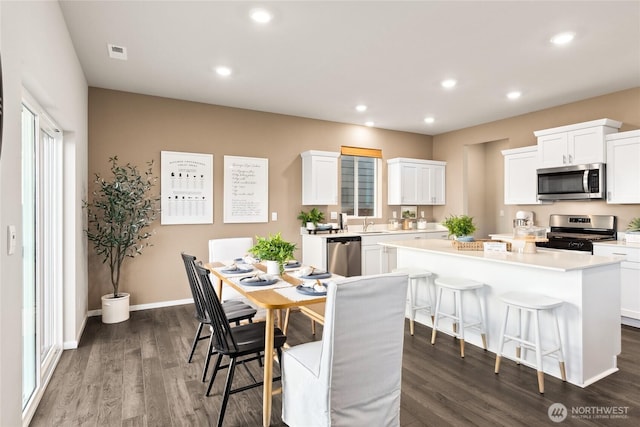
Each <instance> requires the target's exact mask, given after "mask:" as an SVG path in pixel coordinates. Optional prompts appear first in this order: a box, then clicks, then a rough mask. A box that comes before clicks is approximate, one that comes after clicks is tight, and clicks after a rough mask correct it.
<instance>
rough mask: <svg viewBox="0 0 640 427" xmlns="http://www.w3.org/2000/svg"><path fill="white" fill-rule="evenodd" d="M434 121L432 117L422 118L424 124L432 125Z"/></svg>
mask: <svg viewBox="0 0 640 427" xmlns="http://www.w3.org/2000/svg"><path fill="white" fill-rule="evenodd" d="M435 121H436V119H434V118H433V117H425V118H424V122H425V123H428V124H431V123H433V122H435Z"/></svg>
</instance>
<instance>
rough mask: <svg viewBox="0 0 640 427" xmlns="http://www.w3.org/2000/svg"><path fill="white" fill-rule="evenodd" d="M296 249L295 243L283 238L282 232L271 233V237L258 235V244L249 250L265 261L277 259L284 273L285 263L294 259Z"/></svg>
mask: <svg viewBox="0 0 640 427" xmlns="http://www.w3.org/2000/svg"><path fill="white" fill-rule="evenodd" d="M295 250H296V245H295V244H294V243H290V242H287V241H286V240H283V239H282V236H281V235H280V233H276V234H274V235H269V237H260V236H256V244H255V245H254V246H253V247H252V248H251V249H249V252H251V253H252V254H254V255H255V256H257V257H258V258H260V259H261V260H263V261H276V262H277V263H278V265H279V266H280V272H281V273H282V271H283V269H284V264H285V263H286V262H287V261H289V260H290V259H293V251H295Z"/></svg>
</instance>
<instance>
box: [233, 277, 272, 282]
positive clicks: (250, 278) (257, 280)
mask: <svg viewBox="0 0 640 427" xmlns="http://www.w3.org/2000/svg"><path fill="white" fill-rule="evenodd" d="M267 280H271V279H267V278H264V277H262V276H252V277H245V278H244V279H240V282H242V283H258V282H266V281H267Z"/></svg>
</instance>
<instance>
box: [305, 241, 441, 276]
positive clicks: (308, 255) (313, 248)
mask: <svg viewBox="0 0 640 427" xmlns="http://www.w3.org/2000/svg"><path fill="white" fill-rule="evenodd" d="M447 234H448V233H447V231H446V230H444V231H440V230H438V231H436V230H426V231H416V232H406V231H405V232H396V233H393V232H391V233H372V234H366V233H365V234H360V236H361V238H362V241H361V251H362V252H361V265H362V273H361V274H362V275H363V276H365V275H366V276H368V275H372V274H382V273H389V272H391V271H393V269H394V268H396V265H397V261H396V249H395V248H387V247H384V246H380V245H379V244H378V243H382V242H395V241H401V240H412V239H446V238H447ZM343 235H344V234H324V235H314V234H303V235H302V263H303V264H305V265H313V266H314V267H317V268H322V269H326V268H327V238H328V237H340V236H343Z"/></svg>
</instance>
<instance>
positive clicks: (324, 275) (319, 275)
mask: <svg viewBox="0 0 640 427" xmlns="http://www.w3.org/2000/svg"><path fill="white" fill-rule="evenodd" d="M329 277H331V273H329V272H328V271H324V270H314V271H312V272H311V273H309V274H305V275H302V276H300V278H301V279H309V280H316V279H328V278H329Z"/></svg>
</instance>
